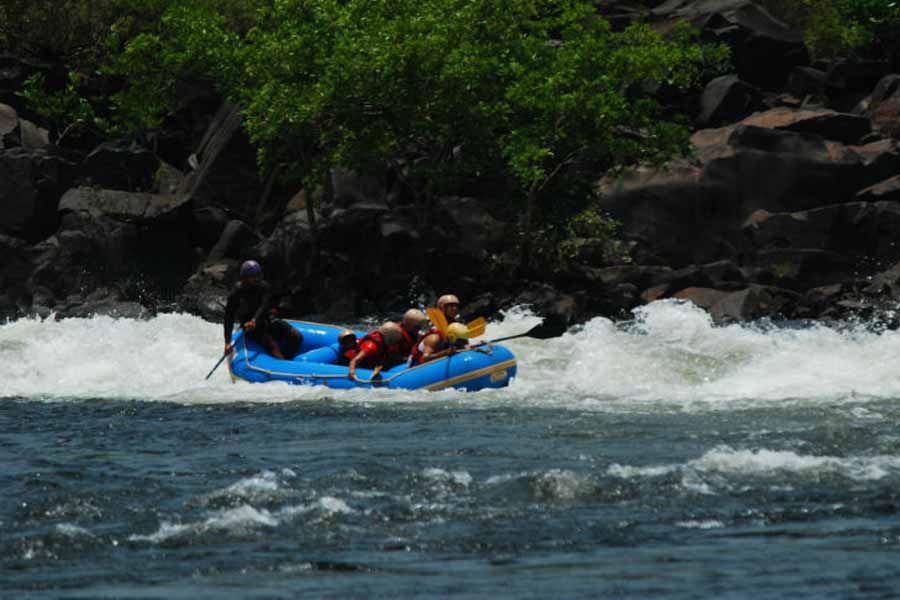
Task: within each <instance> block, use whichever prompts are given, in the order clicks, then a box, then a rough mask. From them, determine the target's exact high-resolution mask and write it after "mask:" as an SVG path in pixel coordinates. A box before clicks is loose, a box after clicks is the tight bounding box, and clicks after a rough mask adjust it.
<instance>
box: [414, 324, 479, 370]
mask: <svg viewBox="0 0 900 600" xmlns="http://www.w3.org/2000/svg"><path fill="white" fill-rule="evenodd" d="M468 347H469V328H468V327H466V326H465V325H464V324H462V323H451V324H450V326H449V327H447V334H446V335H445V336H444V335H441V334H440V332H437V331H435V332H431V333H429V334H428V335H426V336H425V337H424V338H423V339H422V341H421V342H419V344H418V345H417V346H416V348H415V350H414V351H413V355H412V361H411V362H412V364H413V366H415V365H421V364H424V363H427V362H429V361H432V360H436V359H438V358H443V357H445V356H450V355H452V354H455V353H456V352H458V351H459V350H465V349H466V348H468Z"/></svg>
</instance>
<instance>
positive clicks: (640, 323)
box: [0, 301, 900, 409]
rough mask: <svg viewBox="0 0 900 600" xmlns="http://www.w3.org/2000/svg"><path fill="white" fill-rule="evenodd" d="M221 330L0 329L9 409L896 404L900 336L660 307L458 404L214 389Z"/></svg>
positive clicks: (538, 346)
mask: <svg viewBox="0 0 900 600" xmlns="http://www.w3.org/2000/svg"><path fill="white" fill-rule="evenodd" d="M538 322H539V319H538V318H536V317H534V316H532V315H531V314H530V313H528V311H526V310H513V311H511V312H510V313H509V314H507V315H506V317H505V318H504V319H503V320H502V321H500V322H497V323H492V324H490V325H489V327H488V329H487V333H486V335H485V336H484V339H491V338H495V337H501V336H506V335H512V334H515V333H519V332H522V331H527V330H528V329H529V328H530V327H532V326H533V325H535V324H537V323H538ZM220 338H221V326H219V325H216V324H212V323H208V322H206V321H203V320H201V319H199V318H196V317H193V316H188V315H178V314H174V315H172V314H170V315H160V316H158V317H156V318H153V319H150V320H146V321H135V320H126V319H120V320H116V319H111V318H108V317H95V318H91V319H66V320H63V321H58V322H57V321H53V320H45V321H40V320H29V319H23V320H20V321H15V322H11V323H8V324H6V325H3V326H0V380H2V381H3V392H2V397H22V398H29V399H35V400H41V399H77V398H84V399H87V398H91V399H94V398H107V399H137V400H163V401H173V402H179V403H215V402H233V401H236V400H240V401H249V402H282V401H291V400H301V399H316V398H321V397H325V396H327V397H331V398H336V399H339V400H346V401H350V402H352V401H365V402H370V401H411V400H415V401H431V400H435V399H437V398H440V399H447V398H458V399H459V400H460V401H463V402H468V403H473V404H477V403H482V402H495V401H497V400H502V401H516V402H519V403H527V404H529V405H547V406H561V407H572V408H577V409H592V408H596V409H610V408H615V409H623V408H624V409H627V408H628V407H637V406H640V405H646V404H656V403H660V404H677V405H680V406H682V407H686V408H690V407H696V406H699V405H702V406H709V407H717V406H718V407H723V408H728V407H729V406H733V405H734V403H736V402H743V401H747V402H750V403H753V404H757V403H759V402H765V401H782V400H798V399H802V400H807V401H817V400H838V401H839V400H840V399H841V398H852V399H854V400H859V399H861V398H863V399H865V398H880V397H893V396H897V395H900V371H898V369H897V365H896V362H895V357H897V356H900V332H895V331H885V332H877V331H872V330H871V329H870V328H865V327H861V326H860V327H848V328H843V329H840V330H838V329H834V328H830V327H826V326H823V325H810V326H803V327H800V326H798V327H789V328H785V327H775V326H771V325H765V324H753V325H731V326H727V327H716V326H714V325H713V324H712V322H711V320H710V318H709V316H708V315H707V314H706V313H705V312H704V311H702V310H700V309H698V308H696V307H694V306H693V305H691V304H686V303H679V302H674V301H662V302H656V303H654V304H651V305H649V306H646V307H643V308H641V309H638V310H637V311H636V313H635V319H634V321H631V322H628V323H624V324H615V323H613V322H611V321H609V320H607V319H603V318H596V319H594V320H592V321H590V322H589V323H586V324H584V325H582V326H578V327H576V328H574V329H573V330H572V331H570V332H569V333H567V334H566V335H564V336H563V337H561V338H557V339H552V340H546V341H537V340H529V339H527V338H526V339H524V340H517V341H514V342H509V346H510V347H511V348H512V349H513V351H514V352H515V353H516V356H517V358H518V361H519V365H520V368H519V377H518V379H517V380H516V381H515V382H514V383H513V384H512V386H511V387H510V388H509V389H506V390H501V391H493V392H492V391H486V392H483V393H479V394H475V395H472V397H471V398H465V399H463V398H461V397H460V396H461V395H460V394H459V393H456V392H446V393H443V394H428V393H424V392H415V393H410V392H394V391H391V392H389V391H387V390H378V391H375V392H374V393H373V391H371V390H369V391H353V392H335V391H332V390H324V389H317V388H304V387H299V386H298V387H294V386H285V385H278V384H272V385H264V386H251V385H246V384H240V385H232V384H231V382H230V379H229V377H228V374H227V369H225V368H224V367H223V368H222V369H220V370H219V371H218V372H217V373H216V375H215V376H214V378H213V380H211V381H210V382H209V383H206V382H204V381H203V376H204V374H205V373H206V372H207V371H208V370H209V369H210V368H211V366H212V365H213V364H215V361H216V360H217V359H218V354H217V352H218V351H219V348H220V346H221V343H220Z"/></svg>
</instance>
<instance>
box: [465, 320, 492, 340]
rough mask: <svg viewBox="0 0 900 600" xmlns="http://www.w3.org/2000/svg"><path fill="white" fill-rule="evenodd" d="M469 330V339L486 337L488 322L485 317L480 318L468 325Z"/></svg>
mask: <svg viewBox="0 0 900 600" xmlns="http://www.w3.org/2000/svg"><path fill="white" fill-rule="evenodd" d="M466 327H468V329H469V339H472V338H475V337H478V336H479V335H484V328H485V327H487V321H486V320H485V318H484V317H478V318H477V319H475V320H474V321H471V322H470V323H469V324H468V325H466Z"/></svg>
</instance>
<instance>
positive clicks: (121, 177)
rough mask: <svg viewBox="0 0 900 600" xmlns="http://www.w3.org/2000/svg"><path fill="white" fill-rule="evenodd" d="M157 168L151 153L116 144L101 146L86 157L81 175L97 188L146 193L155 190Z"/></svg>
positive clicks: (158, 165)
mask: <svg viewBox="0 0 900 600" xmlns="http://www.w3.org/2000/svg"><path fill="white" fill-rule="evenodd" d="M159 167H160V162H159V159H158V158H157V157H156V156H155V155H154V154H153V152H151V151H150V150H148V149H146V148H142V147H141V146H139V145H137V144H134V143H129V142H123V141H118V142H107V143H104V144H101V145H100V146H98V147H97V148H95V149H94V150H93V151H92V152H91V153H90V154H88V156H87V158H85V159H84V163H83V165H82V174H83V175H84V177H85V178H86V179H87V180H88V181H89V182H90V183H91V184H92V185H95V186H98V187H104V188H109V189H114V190H128V191H145V192H146V191H150V189H151V188H153V187H154V178H155V177H156V173H157V170H158V169H159Z"/></svg>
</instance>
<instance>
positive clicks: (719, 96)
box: [695, 75, 763, 127]
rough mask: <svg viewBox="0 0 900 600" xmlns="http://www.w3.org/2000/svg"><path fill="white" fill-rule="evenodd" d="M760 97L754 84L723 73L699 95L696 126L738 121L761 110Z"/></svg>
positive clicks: (715, 125) (716, 125)
mask: <svg viewBox="0 0 900 600" xmlns="http://www.w3.org/2000/svg"><path fill="white" fill-rule="evenodd" d="M762 108H763V104H762V97H761V95H760V93H759V90H757V89H756V88H755V87H754V86H752V85H750V84H748V83H745V82H743V81H741V79H740V78H739V77H738V76H737V75H723V76H722V77H717V78H715V79H713V80H712V81H710V82H709V83H708V84H707V85H706V88H705V89H704V90H703V95H702V96H701V97H700V115H699V116H698V117H697V119H696V120H695V124H696V125H697V126H698V127H718V126H720V125H725V124H727V123H734V122H735V121H740V120H741V119H743V118H744V117H746V116H748V115H750V114H751V113H753V112H756V111H758V110H762Z"/></svg>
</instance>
